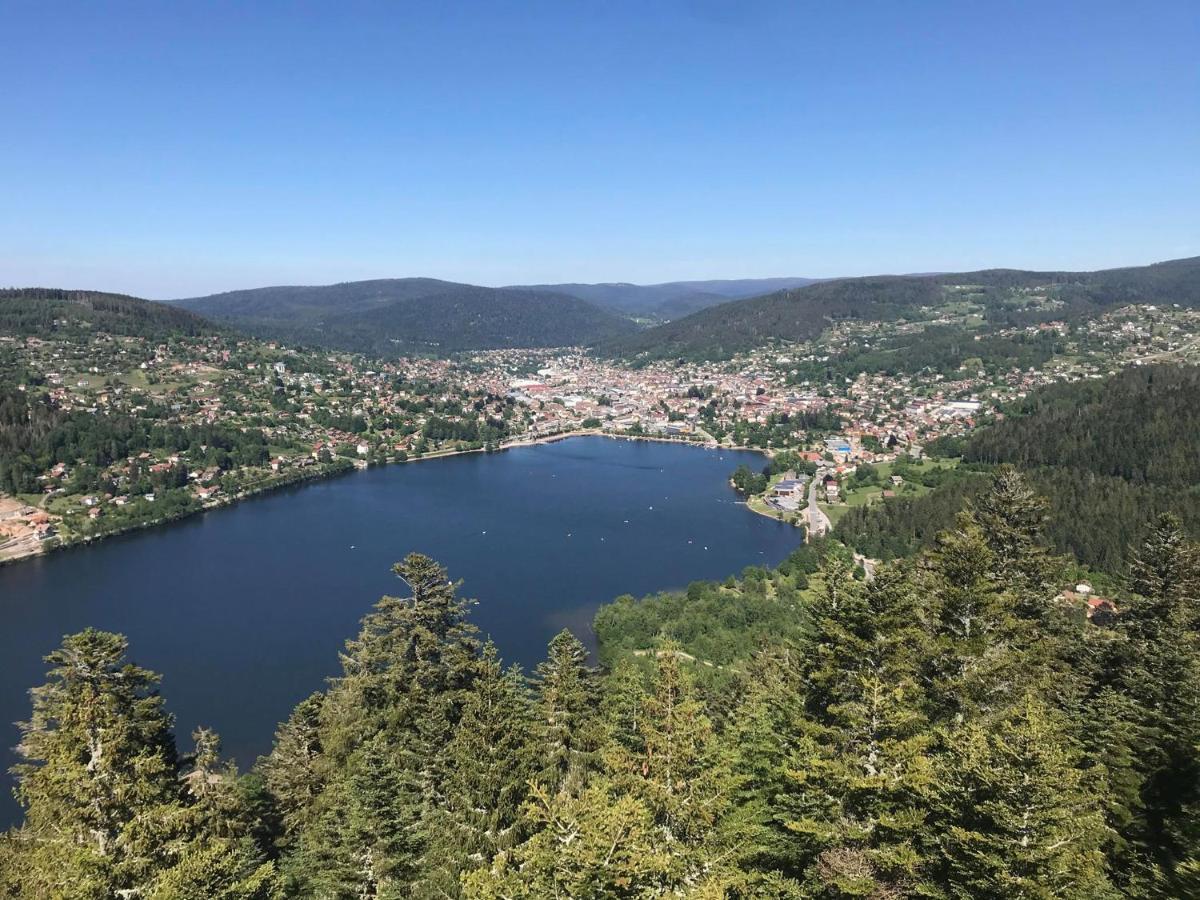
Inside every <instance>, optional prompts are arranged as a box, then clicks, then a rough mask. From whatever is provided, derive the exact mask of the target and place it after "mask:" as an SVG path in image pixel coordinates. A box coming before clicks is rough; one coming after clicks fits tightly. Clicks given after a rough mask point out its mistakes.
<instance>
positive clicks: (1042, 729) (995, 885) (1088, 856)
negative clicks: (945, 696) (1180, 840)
mask: <svg viewBox="0 0 1200 900" xmlns="http://www.w3.org/2000/svg"><path fill="white" fill-rule="evenodd" d="M939 788H940V789H939V797H938V800H937V801H936V804H935V808H934V810H933V814H932V816H931V822H932V823H933V828H932V830H931V838H930V839H931V847H936V855H937V864H938V865H939V866H940V872H939V875H940V878H939V881H940V883H941V885H942V889H943V891H944V893H945V894H946V895H947V896H949V897H953V898H962V900H968V898H969V900H1026V898H1028V900H1048V898H1052V897H1054V898H1064V900H1104V898H1116V897H1117V896H1119V895H1118V893H1117V891H1116V890H1115V889H1114V888H1113V886H1112V885H1111V884H1110V883H1109V881H1108V879H1107V877H1106V875H1105V866H1104V854H1103V850H1102V848H1103V846H1104V844H1105V843H1106V841H1107V834H1106V826H1105V823H1104V815H1103V811H1102V792H1103V790H1104V785H1103V784H1102V783H1100V784H1096V783H1089V782H1088V781H1087V778H1086V775H1085V773H1084V771H1083V770H1082V769H1081V768H1080V766H1079V756H1078V750H1077V749H1076V748H1075V747H1074V746H1072V744H1071V742H1070V739H1069V737H1068V734H1067V729H1066V727H1065V724H1064V723H1063V722H1062V721H1061V720H1060V718H1059V717H1058V716H1057V715H1056V714H1055V713H1053V712H1052V711H1051V710H1050V709H1048V708H1047V707H1046V706H1045V704H1043V703H1042V702H1041V701H1040V700H1038V699H1036V698H1034V697H1032V696H1027V697H1026V698H1025V700H1024V701H1023V702H1021V703H1019V704H1017V705H1015V706H1014V707H1012V708H1011V709H1010V710H1009V711H1008V712H1007V713H1006V714H1005V715H1004V716H1003V717H1002V718H1000V719H999V720H997V721H995V722H993V723H992V724H990V725H987V726H985V725H983V724H980V723H978V722H971V723H969V724H967V725H965V726H963V727H962V728H959V729H957V730H956V732H955V733H954V734H953V735H952V737H951V739H950V744H949V753H948V755H947V756H946V757H945V759H944V760H943V762H942V765H941V771H940V779H939Z"/></svg>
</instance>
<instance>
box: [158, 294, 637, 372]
mask: <svg viewBox="0 0 1200 900" xmlns="http://www.w3.org/2000/svg"><path fill="white" fill-rule="evenodd" d="M171 302H172V303H174V304H175V305H177V306H182V307H184V308H186V309H189V310H192V311H193V312H196V313H199V314H201V315H204V316H208V317H210V318H213V319H217V320H219V321H223V322H229V323H230V324H232V325H235V326H237V327H238V328H240V329H242V330H244V331H248V332H250V333H252V334H256V335H259V336H261V337H267V338H275V339H279V340H286V341H292V342H298V343H308V344H317V345H321V346H327V347H335V348H338V349H345V350H354V351H359V352H364V353H373V354H376V355H394V354H396V353H411V352H433V353H439V352H454V351H459V350H479V349H492V348H500V347H560V346H566V345H574V344H581V345H591V344H595V343H597V342H598V341H601V340H605V339H612V338H615V337H619V336H621V335H623V334H628V333H632V332H633V331H635V330H636V326H635V325H634V324H633V323H632V322H630V321H629V320H627V319H624V318H622V317H620V316H617V315H615V314H613V313H611V312H608V311H606V310H603V309H600V308H599V307H597V306H594V305H592V304H591V303H588V302H586V301H584V300H581V299H580V298H578V297H574V296H568V295H567V294H561V293H552V292H545V291H534V290H527V289H520V288H487V287H477V286H475V285H469V284H456V283H454V282H450V281H438V280H437V279H433V278H394V279H381V280H376V281H352V282H345V283H342V284H332V285H324V286H295V287H267V288H256V289H252V290H244V291H231V292H229V293H225V294H214V295H212V296H209V297H193V298H190V299H186V300H175V301H171Z"/></svg>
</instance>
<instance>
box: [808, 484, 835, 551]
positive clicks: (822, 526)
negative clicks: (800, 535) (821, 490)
mask: <svg viewBox="0 0 1200 900" xmlns="http://www.w3.org/2000/svg"><path fill="white" fill-rule="evenodd" d="M820 480H821V474H820V473H819V472H818V473H817V474H816V475H814V476H813V477H812V481H810V482H809V483H808V509H806V510H805V511H804V512H805V517H806V518H807V520H808V538H809V540H812V539H813V538H819V537H824V536H825V535H826V534H828V533H829V531H830V529H832V528H833V523H832V522H830V521H829V516H827V515H825V511H824V510H823V509H821V507H819V506H817V482H818V481H820Z"/></svg>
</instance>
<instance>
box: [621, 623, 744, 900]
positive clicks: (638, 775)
mask: <svg viewBox="0 0 1200 900" xmlns="http://www.w3.org/2000/svg"><path fill="white" fill-rule="evenodd" d="M655 663H656V664H655V671H654V677H653V681H652V685H651V690H650V692H649V694H648V696H647V697H646V699H645V701H644V702H643V703H642V709H641V715H640V717H639V721H638V735H639V736H640V739H641V741H640V744H639V747H638V749H637V752H635V753H633V754H629V753H618V754H614V755H613V756H612V757H610V767H611V769H612V770H613V772H614V775H615V776H616V778H615V780H616V783H617V784H618V785H619V786H620V787H621V788H622V789H624V790H626V791H628V792H629V793H630V794H631V795H632V796H633V797H635V798H636V799H638V800H640V801H641V802H642V803H643V804H644V805H645V807H646V808H647V809H648V810H649V811H650V814H651V816H652V817H653V820H654V822H655V825H656V826H657V830H658V834H659V836H660V837H659V840H660V842H661V849H660V852H661V853H662V854H664V855H665V856H666V858H667V859H669V860H670V862H671V877H672V879H673V880H674V881H675V883H677V884H680V885H685V884H694V883H697V882H698V881H700V880H702V876H703V880H707V881H710V882H712V881H721V880H723V879H727V878H731V877H733V875H734V874H735V873H737V872H738V871H739V865H740V863H741V856H742V853H743V852H744V848H745V846H746V845H747V844H748V841H747V840H746V833H745V832H746V830H747V829H749V828H752V821H750V819H749V817H747V816H743V815H741V812H742V811H741V810H739V809H737V807H736V805H735V800H736V797H737V795H738V793H739V792H740V789H741V779H740V778H739V777H738V776H737V775H736V774H735V773H734V771H733V767H732V764H731V759H730V757H729V755H728V753H727V752H726V750H725V748H724V747H723V746H722V745H721V744H720V742H719V741H718V740H717V738H716V735H715V733H714V730H713V725H712V723H711V721H710V720H709V718H708V716H707V715H705V712H704V705H703V703H702V702H701V701H700V700H699V698H698V697H697V696H696V691H695V686H694V683H693V679H692V677H691V675H690V673H689V672H687V671H686V670H684V668H683V666H682V661H681V651H680V649H679V647H678V646H677V645H675V644H673V643H670V642H668V643H665V644H664V645H662V646H661V647H660V648H658V649H657V651H656V659H655Z"/></svg>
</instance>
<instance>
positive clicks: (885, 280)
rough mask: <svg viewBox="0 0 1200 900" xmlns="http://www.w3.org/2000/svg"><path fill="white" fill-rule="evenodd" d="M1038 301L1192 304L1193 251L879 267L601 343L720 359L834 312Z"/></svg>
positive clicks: (992, 310) (1008, 315) (821, 325)
mask: <svg viewBox="0 0 1200 900" xmlns="http://www.w3.org/2000/svg"><path fill="white" fill-rule="evenodd" d="M1035 291H1036V292H1037V293H1038V294H1039V296H1040V297H1041V298H1042V299H1044V300H1048V301H1050V302H1049V306H1048V307H1046V306H1043V307H1042V310H1043V311H1042V313H1041V314H1040V315H1041V316H1042V317H1049V316H1053V317H1055V318H1071V317H1078V316H1082V315H1087V314H1089V313H1092V312H1096V311H1100V310H1104V309H1108V308H1111V307H1113V306H1118V305H1121V304H1127V303H1181V304H1186V305H1196V304H1200V257H1192V258H1190V259H1179V260H1172V261H1170V262H1163V263H1157V264H1155V265H1151V266H1140V267H1135V268H1124V269H1107V270H1101V271H1097V272H1030V271H1022V270H1016V269H987V270H984V271H979V272H959V273H952V274H939V275H913V276H908V275H879V276H872V277H869V278H844V279H837V280H834V281H822V282H817V283H816V284H811V285H808V286H805V287H800V288H794V289H788V290H782V291H777V292H775V293H772V294H767V295H765V296H762V297H753V298H750V299H747V300H738V301H735V302H731V303H725V304H722V305H720V306H714V307H711V308H709V309H705V310H702V311H700V312H697V313H695V314H693V315H690V316H686V317H685V318H682V319H678V320H676V321H673V322H668V323H667V324H665V325H661V326H659V327H657V328H652V329H648V330H646V331H644V332H641V333H638V334H633V335H630V336H627V337H623V338H620V339H617V340H614V341H610V342H607V343H605V344H604V345H603V346H602V347H601V348H600V350H601V352H603V353H605V354H606V355H609V356H618V357H628V358H642V359H670V358H677V357H681V358H687V359H722V358H726V357H728V356H731V355H733V354H735V353H739V352H742V351H746V350H750V349H753V348H755V347H760V346H763V345H765V344H769V343H771V342H773V341H804V340H809V339H812V338H815V337H817V336H818V335H820V333H821V332H822V331H823V330H824V329H825V328H827V327H828V326H829V325H830V324H831V323H833V322H836V321H839V320H844V319H859V320H877V321H894V320H897V319H919V318H923V317H925V316H927V314H928V312H929V310H931V309H936V308H937V307H938V306H940V305H943V304H945V303H947V302H950V301H952V300H954V299H955V298H957V297H963V296H969V298H970V299H971V300H972V301H973V302H975V303H978V304H980V305H981V306H982V307H983V308H984V309H985V310H986V314H987V316H988V318H989V319H991V320H992V321H995V322H1013V321H1021V320H1022V318H1023V317H1025V318H1030V317H1031V316H1030V314H1028V313H1026V312H1025V311H1024V307H1025V305H1026V304H1025V303H1024V302H1023V301H1024V300H1025V299H1026V296H1027V295H1029V294H1030V292H1035Z"/></svg>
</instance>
